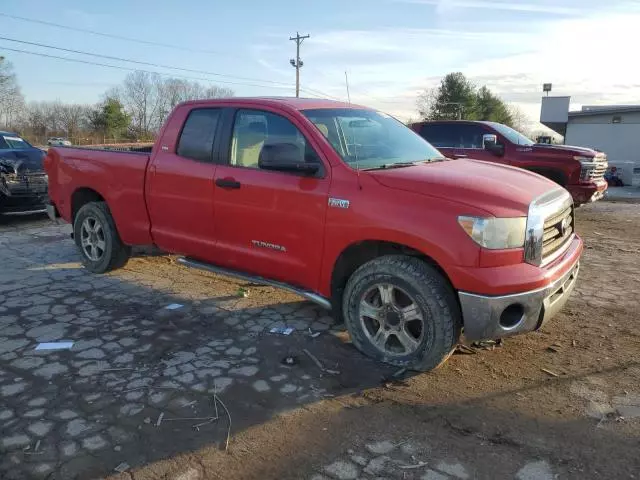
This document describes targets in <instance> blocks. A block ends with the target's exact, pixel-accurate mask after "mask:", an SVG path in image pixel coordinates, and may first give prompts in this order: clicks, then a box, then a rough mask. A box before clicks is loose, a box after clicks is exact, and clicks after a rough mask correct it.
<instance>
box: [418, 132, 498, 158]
mask: <svg viewBox="0 0 640 480" xmlns="http://www.w3.org/2000/svg"><path fill="white" fill-rule="evenodd" d="M485 133H492V132H491V131H489V130H488V129H486V128H485V127H483V126H482V125H481V124H477V123H455V122H451V123H436V124H425V125H423V126H422V128H421V130H420V135H421V136H422V137H423V138H425V139H426V140H427V141H428V142H429V143H431V145H433V146H434V147H436V148H437V149H438V150H440V151H441V152H442V153H443V154H444V155H445V156H447V157H449V158H475V159H477V160H486V161H489V162H495V161H500V157H497V156H496V155H494V154H493V153H491V152H489V151H487V150H485V149H484V146H483V143H482V135H484V134H485Z"/></svg>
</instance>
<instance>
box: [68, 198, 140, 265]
mask: <svg viewBox="0 0 640 480" xmlns="http://www.w3.org/2000/svg"><path fill="white" fill-rule="evenodd" d="M73 238H74V239H75V242H76V245H77V246H78V249H79V250H80V253H81V255H82V262H83V263H84V266H85V267H86V268H87V270H90V271H91V272H93V273H105V272H108V271H110V270H115V269H116V268H120V267H123V266H124V265H125V264H126V263H127V260H129V256H130V255H131V247H129V246H127V245H125V244H124V243H122V240H121V239H120V235H119V234H118V230H117V229H116V224H115V222H114V220H113V217H112V216H111V212H110V211H109V207H108V206H107V204H106V203H105V202H91V203H87V204H86V205H84V206H83V207H82V208H80V210H79V211H78V213H77V215H76V218H75V219H74V222H73Z"/></svg>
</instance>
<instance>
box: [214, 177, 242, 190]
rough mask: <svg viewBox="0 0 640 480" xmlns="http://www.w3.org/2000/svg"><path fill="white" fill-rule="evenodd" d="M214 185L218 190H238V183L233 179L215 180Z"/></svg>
mask: <svg viewBox="0 0 640 480" xmlns="http://www.w3.org/2000/svg"><path fill="white" fill-rule="evenodd" d="M216 185H217V186H218V187H220V188H228V189H238V188H240V182H238V181H236V180H234V179H233V178H218V179H216Z"/></svg>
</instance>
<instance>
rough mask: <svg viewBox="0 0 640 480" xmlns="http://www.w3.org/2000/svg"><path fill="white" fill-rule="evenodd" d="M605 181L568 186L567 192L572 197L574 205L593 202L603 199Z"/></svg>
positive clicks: (606, 185)
mask: <svg viewBox="0 0 640 480" xmlns="http://www.w3.org/2000/svg"><path fill="white" fill-rule="evenodd" d="M607 187H608V184H607V181H606V180H604V179H602V180H600V181H598V182H593V183H587V184H584V185H582V184H579V185H569V186H567V187H566V188H567V190H569V193H570V194H571V196H572V197H573V202H574V203H575V204H576V205H582V204H583V203H589V202H595V201H597V200H600V199H601V198H602V197H604V193H605V192H606V191H607Z"/></svg>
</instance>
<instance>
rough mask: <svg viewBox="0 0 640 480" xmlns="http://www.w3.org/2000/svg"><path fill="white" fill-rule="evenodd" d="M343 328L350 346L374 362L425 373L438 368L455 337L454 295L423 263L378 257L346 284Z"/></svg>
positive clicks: (457, 321)
mask: <svg viewBox="0 0 640 480" xmlns="http://www.w3.org/2000/svg"><path fill="white" fill-rule="evenodd" d="M343 311H344V316H345V323H346V325H347V328H348V329H349V333H350V334H351V339H352V341H353V343H354V345H355V346H356V347H357V348H358V349H359V350H361V351H362V352H363V353H365V354H366V355H368V356H370V357H372V358H375V359H377V360H379V361H382V362H385V363H389V364H391V365H396V366H400V367H406V368H411V369H414V370H420V371H428V370H432V369H434V368H437V367H438V366H440V365H441V364H443V363H444V362H445V361H446V360H447V359H448V358H449V356H450V354H451V353H452V352H453V349H454V347H455V345H456V344H457V342H458V338H459V335H460V325H461V322H460V312H459V308H458V304H457V302H456V300H455V296H454V292H453V290H452V288H451V287H450V285H449V284H448V283H447V281H446V280H445V279H444V278H443V277H442V275H441V274H440V273H439V272H438V271H437V270H436V269H435V268H433V267H431V266H430V265H428V264H427V263H425V262H424V261H422V260H420V259H417V258H413V257H409V256H401V255H393V256H384V257H380V258H377V259H374V260H371V261H370V262H368V263H366V264H364V265H363V266H361V267H360V268H359V269H358V270H356V272H355V273H354V274H353V275H352V276H351V278H350V279H349V281H348V282H347V287H346V289H345V295H344V297H343Z"/></svg>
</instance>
